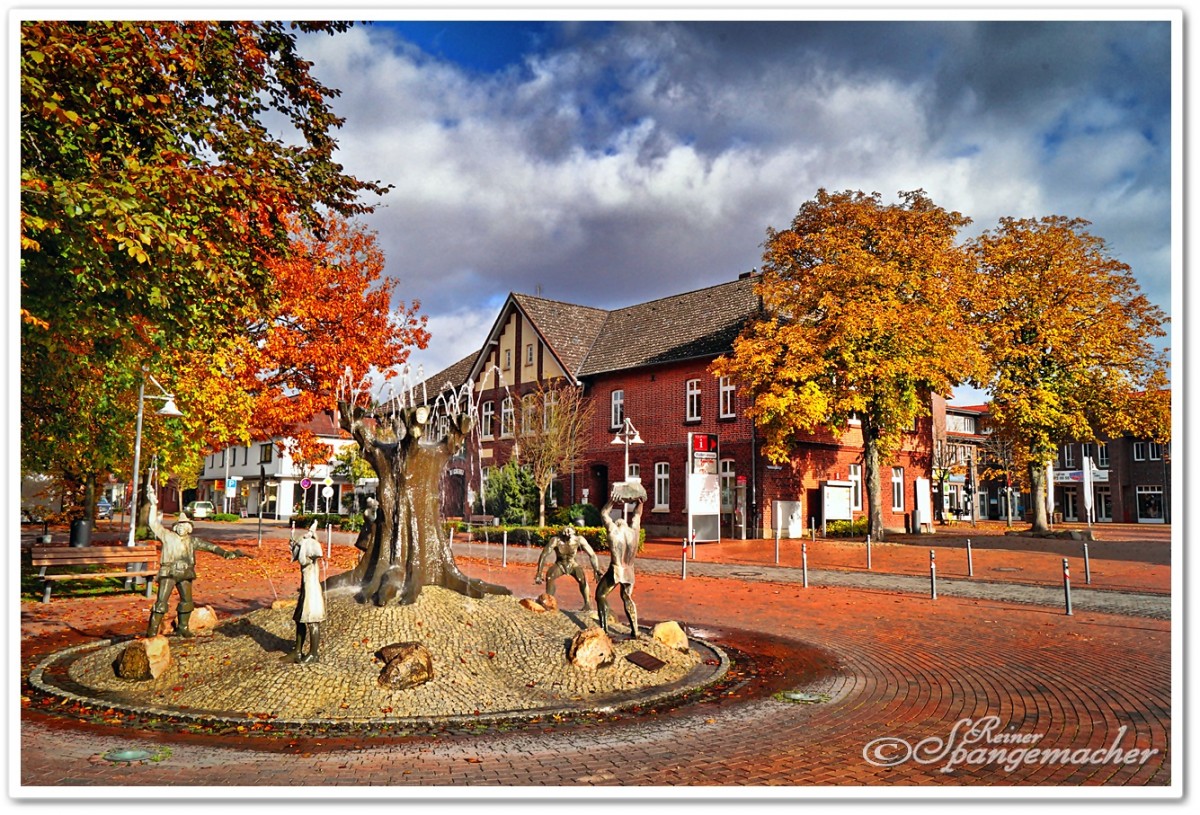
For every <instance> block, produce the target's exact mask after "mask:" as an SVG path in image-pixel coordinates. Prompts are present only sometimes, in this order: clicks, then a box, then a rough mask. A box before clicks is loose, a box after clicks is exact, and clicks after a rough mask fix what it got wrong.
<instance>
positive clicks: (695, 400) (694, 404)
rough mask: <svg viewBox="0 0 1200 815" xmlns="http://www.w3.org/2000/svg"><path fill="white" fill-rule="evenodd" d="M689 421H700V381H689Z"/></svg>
mask: <svg viewBox="0 0 1200 815" xmlns="http://www.w3.org/2000/svg"><path fill="white" fill-rule="evenodd" d="M687 421H689V422H698V421H700V380H699V379H689V380H688V381H687Z"/></svg>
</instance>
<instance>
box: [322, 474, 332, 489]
mask: <svg viewBox="0 0 1200 815" xmlns="http://www.w3.org/2000/svg"><path fill="white" fill-rule="evenodd" d="M321 483H322V484H324V485H325V486H326V487H332V486H333V479H332V478H330V477H329V476H325V480H324V481H322V482H321Z"/></svg>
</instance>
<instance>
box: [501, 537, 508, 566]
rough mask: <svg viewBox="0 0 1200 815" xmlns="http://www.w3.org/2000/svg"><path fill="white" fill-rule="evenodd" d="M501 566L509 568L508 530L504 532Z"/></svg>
mask: <svg viewBox="0 0 1200 815" xmlns="http://www.w3.org/2000/svg"><path fill="white" fill-rule="evenodd" d="M500 566H501V567H502V568H505V569H507V568H508V530H507V529H505V530H504V540H503V541H502V542H501V543H500Z"/></svg>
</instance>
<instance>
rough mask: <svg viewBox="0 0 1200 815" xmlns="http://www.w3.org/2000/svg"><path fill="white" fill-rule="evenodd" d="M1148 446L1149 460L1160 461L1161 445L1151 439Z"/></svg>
mask: <svg viewBox="0 0 1200 815" xmlns="http://www.w3.org/2000/svg"><path fill="white" fill-rule="evenodd" d="M1148 446H1149V448H1150V460H1151V461H1162V445H1160V444H1159V443H1158V442H1154V441H1152V442H1150V444H1149V445H1148Z"/></svg>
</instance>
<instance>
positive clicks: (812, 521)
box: [808, 515, 817, 543]
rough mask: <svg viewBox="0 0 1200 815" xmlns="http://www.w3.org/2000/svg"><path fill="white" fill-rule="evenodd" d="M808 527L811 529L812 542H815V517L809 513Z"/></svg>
mask: <svg viewBox="0 0 1200 815" xmlns="http://www.w3.org/2000/svg"><path fill="white" fill-rule="evenodd" d="M808 527H809V529H810V530H812V539H813V543H816V542H817V518H816V516H815V515H810V516H809V518H808Z"/></svg>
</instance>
